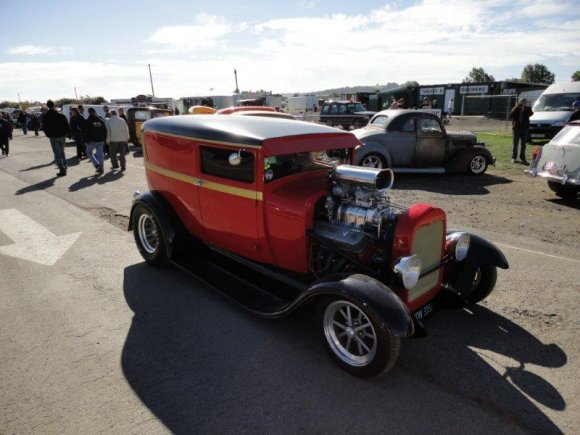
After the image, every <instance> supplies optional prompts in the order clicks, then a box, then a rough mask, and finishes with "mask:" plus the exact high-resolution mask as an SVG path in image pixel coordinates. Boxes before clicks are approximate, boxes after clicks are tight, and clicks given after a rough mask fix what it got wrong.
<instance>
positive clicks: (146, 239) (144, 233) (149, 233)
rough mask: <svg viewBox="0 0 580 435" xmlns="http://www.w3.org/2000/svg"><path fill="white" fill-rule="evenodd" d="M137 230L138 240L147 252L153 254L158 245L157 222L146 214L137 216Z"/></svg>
mask: <svg viewBox="0 0 580 435" xmlns="http://www.w3.org/2000/svg"><path fill="white" fill-rule="evenodd" d="M137 232H138V234H139V242H140V243H141V246H142V247H143V249H144V250H145V252H147V253H148V254H153V253H155V251H156V250H157V248H158V247H159V241H160V240H159V229H158V228H157V223H156V222H155V221H154V220H153V218H152V217H151V216H150V215H148V214H145V213H144V214H142V215H140V216H139V221H138V222H137Z"/></svg>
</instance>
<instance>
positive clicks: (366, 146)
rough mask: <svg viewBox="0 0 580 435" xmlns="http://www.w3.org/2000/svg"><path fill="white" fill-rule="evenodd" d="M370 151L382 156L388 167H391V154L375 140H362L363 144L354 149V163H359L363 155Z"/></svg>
mask: <svg viewBox="0 0 580 435" xmlns="http://www.w3.org/2000/svg"><path fill="white" fill-rule="evenodd" d="M370 153H375V154H379V155H381V156H383V157H384V159H385V160H386V162H387V166H388V167H389V168H392V167H393V159H392V158H391V154H390V153H389V151H387V149H386V148H385V146H384V145H383V144H381V143H380V142H375V141H368V142H363V144H362V145H361V146H360V147H358V148H356V150H355V164H356V165H360V161H361V160H362V158H363V157H364V156H366V155H367V154H370Z"/></svg>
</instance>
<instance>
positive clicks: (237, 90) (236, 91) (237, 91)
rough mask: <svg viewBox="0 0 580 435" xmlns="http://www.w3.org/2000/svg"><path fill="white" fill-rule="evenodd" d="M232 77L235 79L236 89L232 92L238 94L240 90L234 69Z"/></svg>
mask: <svg viewBox="0 0 580 435" xmlns="http://www.w3.org/2000/svg"><path fill="white" fill-rule="evenodd" d="M234 77H235V79H236V90H235V91H234V94H239V93H240V90H239V88H238V72H237V71H236V70H234Z"/></svg>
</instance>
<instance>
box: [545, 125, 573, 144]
mask: <svg viewBox="0 0 580 435" xmlns="http://www.w3.org/2000/svg"><path fill="white" fill-rule="evenodd" d="M551 143H552V144H553V145H580V125H569V126H567V127H564V128H563V129H562V130H560V132H559V133H558V134H557V135H556V137H554V139H552V141H551Z"/></svg>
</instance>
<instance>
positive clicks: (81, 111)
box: [77, 104, 85, 118]
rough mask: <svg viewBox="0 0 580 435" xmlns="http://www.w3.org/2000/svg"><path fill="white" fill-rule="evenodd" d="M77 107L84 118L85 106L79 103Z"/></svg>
mask: <svg viewBox="0 0 580 435" xmlns="http://www.w3.org/2000/svg"><path fill="white" fill-rule="evenodd" d="M77 108H78V109H79V113H80V114H81V116H82V117H83V118H84V117H85V106H83V105H82V104H79V105H78V106H77Z"/></svg>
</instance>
